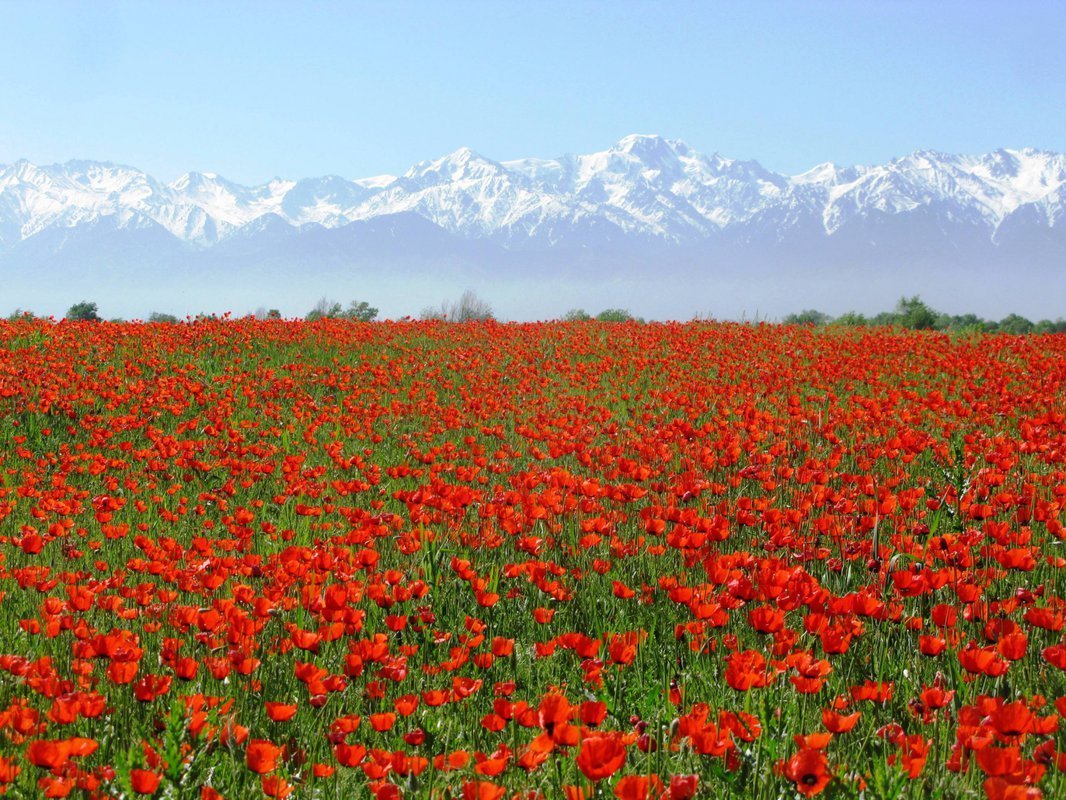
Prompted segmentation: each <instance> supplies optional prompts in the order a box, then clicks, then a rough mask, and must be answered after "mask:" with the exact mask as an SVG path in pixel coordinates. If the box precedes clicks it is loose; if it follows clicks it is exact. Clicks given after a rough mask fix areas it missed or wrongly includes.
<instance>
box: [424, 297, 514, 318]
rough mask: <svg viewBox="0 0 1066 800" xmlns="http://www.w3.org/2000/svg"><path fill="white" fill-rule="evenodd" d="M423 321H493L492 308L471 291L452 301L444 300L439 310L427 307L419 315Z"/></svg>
mask: <svg viewBox="0 0 1066 800" xmlns="http://www.w3.org/2000/svg"><path fill="white" fill-rule="evenodd" d="M419 316H420V317H421V318H422V319H424V320H432V319H438V320H444V321H446V322H478V321H484V320H490V319H495V317H493V315H492V306H490V305H489V304H488V303H487V302H486V301H484V300H482V299H481V298H480V297H478V296H477V294H476V293H475V292H474V291H472V290H471V289H467V290H466V291H465V292H463V294H462V296H461V297H460V298H459V299H458V300H456V301H454V302H448V301H447V300H445V301H444V302H442V303H441V304H440V307H439V308H434V307H433V306H427V307H426V308H424V309H422V313H421V314H420V315H419Z"/></svg>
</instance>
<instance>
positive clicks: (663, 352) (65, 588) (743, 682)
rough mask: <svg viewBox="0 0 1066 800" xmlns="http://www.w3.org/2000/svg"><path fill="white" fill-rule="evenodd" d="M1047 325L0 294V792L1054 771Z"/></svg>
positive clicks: (1063, 785) (945, 792)
mask: <svg viewBox="0 0 1066 800" xmlns="http://www.w3.org/2000/svg"><path fill="white" fill-rule="evenodd" d="M1064 510H1066V336H1061V335H1044V336H1008V335H974V336H949V335H947V334H943V333H934V332H906V331H900V330H894V329H874V328H870V329H843V328H823V329H812V328H801V327H791V326H770V325H747V324H729V323H707V322H695V323H687V324H647V325H643V324H636V323H626V324H606V323H597V322H586V323H537V324H521V325H518V324H506V325H505V324H498V323H494V322H487V323H478V324H449V323H444V322H399V323H380V324H379V323H370V324H362V323H353V322H347V321H333V320H323V321H320V322H315V323H301V322H293V321H280V320H279V321H275V320H266V321H255V320H252V319H242V320H201V321H196V322H187V323H181V324H151V325H149V324H139V323H101V324H92V323H71V322H62V323H52V322H42V321H37V320H31V319H24V320H16V321H11V322H0V792H5V793H6V794H7V796H9V797H18V798H28V797H66V796H70V797H94V798H105V797H124V798H135V797H152V796H154V797H158V798H202V799H203V800H212V799H217V798H228V799H229V800H235V799H238V798H256V797H264V796H267V797H293V798H354V797H376V798H400V797H405V798H423V797H424V798H440V799H441V800H443V799H445V798H455V799H456V800H458V799H459V798H461V799H462V800H499V799H500V798H506V799H510V798H523V799H525V798H545V799H546V800H550V799H551V798H567V800H575V799H577V798H582V799H584V800H591V798H614V797H617V798H622V799H623V800H642V799H643V798H662V799H664V800H685V799H686V798H720V797H736V798H767V799H770V798H773V799H774V800H776V799H777V798H795V797H803V796H807V797H810V796H821V797H854V798H894V797H915V798H918V797H921V798H956V797H960V798H962V797H973V798H982V797H987V798H991V800H1006V799H1007V798H1011V799H1012V800H1013V799H1014V798H1039V797H1047V798H1054V797H1063V796H1066V777H1064V771H1066V722H1064V721H1063V717H1066V638H1064V637H1066V634H1064V624H1066V599H1064V594H1066V570H1064V567H1066V528H1064V523H1066V514H1064Z"/></svg>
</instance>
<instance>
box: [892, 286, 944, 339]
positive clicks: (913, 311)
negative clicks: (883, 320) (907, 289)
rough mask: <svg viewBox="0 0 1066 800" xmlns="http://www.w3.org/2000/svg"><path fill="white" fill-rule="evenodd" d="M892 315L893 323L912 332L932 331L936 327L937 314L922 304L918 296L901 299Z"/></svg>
mask: <svg viewBox="0 0 1066 800" xmlns="http://www.w3.org/2000/svg"><path fill="white" fill-rule="evenodd" d="M894 313H895V317H896V320H895V321H896V322H897V323H898V324H900V325H902V326H903V327H904V328H910V329H911V330H912V331H927V330H932V329H933V328H934V327H935V326H936V318H937V313H936V312H935V311H934V310H933V309H931V308H930V307H929V306H927V305H926V304H925V303H923V302H922V299H921V298H920V297H918V295H914V297H901V298H900V299H899V302H898V303H896V310H895V312H894Z"/></svg>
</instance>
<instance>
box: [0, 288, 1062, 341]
mask: <svg viewBox="0 0 1066 800" xmlns="http://www.w3.org/2000/svg"><path fill="white" fill-rule="evenodd" d="M25 316H33V314H32V312H29V311H23V310H21V309H16V311H15V312H14V313H13V314H11V316H10V317H9V319H17V318H19V317H25ZM252 316H254V317H255V318H256V319H281V318H282V316H281V312H280V311H279V310H278V309H276V308H271V309H266V308H263V307H261V308H259V309H257V310H256V311H255V313H254V314H253V315H252ZM377 316H378V309H377V308H375V307H374V306H372V305H370V303H368V302H367V301H365V300H352V301H351V302H350V303H349V304H348V305H347V306H344V305H342V304H341V303H339V302H336V301H334V300H330V299H328V298H325V297H323V298H322V299H321V300H319V301H318V302H317V303H316V304H315V305H314V307H313V308H312V309H311V310H310V311H308V312H307V314H306V315H305V316H304V319H305V320H307V321H308V322H315V321H317V320H324V319H337V320H350V321H352V322H373V321H374V320H375V319H377ZM195 318H196V319H217V318H218V317H217V315H213V314H199V315H197V316H196V317H195ZM419 318H420V319H423V320H440V321H444V322H474V321H484V320H491V319H495V316H494V315H493V311H492V306H491V305H490V304H489V303H488V302H487V301H485V300H483V299H482V298H480V297H478V295H477V294H476V293H475V292H473V291H470V290H467V291H466V292H464V293H463V294H462V296H460V297H459V299H458V300H453V301H448V300H445V301H443V302H442V303H441V304H440V305H439V306H427V307H426V308H424V309H423V310H422V313H421V314H420V315H419ZM64 319H69V320H79V321H86V322H102V321H103V318H102V317H101V316H100V313H99V309H98V307H97V305H96V303H94V302H91V301H88V300H83V301H82V302H79V303H75V304H74V305H72V306H71V307H70V308H69V309H68V310H67V313H66V314H65V315H64ZM561 319H562V320H563V321H564V322H592V321H597V322H638V323H642V322H644V320H643V319H642V318H641V317H637V316H635V315H634V314H632V313H631V312H630V311H629V310H628V309H625V308H606V309H604V310H603V311H600V312H599V313H598V314H595V315H593V314H590V313H588V312H587V311H585V309H583V308H572V309H570V310H569V311H567V312H566V313H565V314H563V315H562V317H561ZM695 319H696V320H698V321H711V318H710V317H707V316H702V315H701V316H698V317H696V318H695ZM112 321H114V322H121V321H122V320H118V319H116V320H112ZM180 321H181V320H180V319H179V318H178V317H177V316H176V315H174V314H167V313H164V312H160V311H153V312H152V313H151V314H149V315H148V319H147V322H152V323H176V322H180ZM781 322H782V323H783V324H785V325H811V326H817V327H823V326H841V327H885V326H895V327H900V328H907V329H910V330H934V331H956V332H975V333H1013V334H1027V333H1038V334H1039V333H1066V319H1063V318H1062V317H1059V318H1058V319H1056V320H1054V321H1052V320H1050V319H1041V320H1039V321H1037V322H1033V321H1032V320H1030V319H1027V318H1026V317H1023V316H1021V315H1019V314H1008V315H1007V316H1006V317H1004V318H1003V319H1001V320H989V319H984V318H983V317H979V316H977V315H976V314H947V313H944V312H941V311H937V310H936V309H934V308H931V307H930V306H929V305H928V304H927V303H925V302H924V301H923V300H922V299H921V298H920V297H919V296H918V295H914V296H913V297H901V298H900V299H899V302H898V303H896V307H895V308H894V309H893V310H892V311H883V312H881V313H880V314H875V315H873V316H866V315H865V314H860V313H857V312H854V311H849V312H847V313H845V314H841V315H840V316H838V317H833V316H830V315H829V314H826V313H824V312H822V311H818V310H815V309H806V310H804V311H800V312H798V313H795V314H789V315H787V316H786V317H785V318H784V319H783V320H781Z"/></svg>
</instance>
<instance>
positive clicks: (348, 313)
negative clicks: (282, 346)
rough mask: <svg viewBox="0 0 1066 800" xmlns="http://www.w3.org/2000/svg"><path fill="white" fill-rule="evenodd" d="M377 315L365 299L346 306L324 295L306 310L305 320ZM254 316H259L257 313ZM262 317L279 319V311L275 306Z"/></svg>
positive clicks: (369, 318)
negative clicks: (312, 306)
mask: <svg viewBox="0 0 1066 800" xmlns="http://www.w3.org/2000/svg"><path fill="white" fill-rule="evenodd" d="M377 315H378V310H377V309H376V308H374V307H373V306H372V305H370V303H368V302H366V301H365V300H358V301H357V300H352V301H351V302H350V303H349V304H348V308H344V306H342V305H341V304H340V303H336V302H333V301H331V300H329V299H327V298H325V297H323V298H322V299H321V300H319V301H318V302H317V303H316V304H315V307H314V308H312V309H311V310H310V311H309V312H307V317H306V319H307V321H308V322H315V321H316V320H320V319H349V320H352V321H353V322H372V321H373V320H374V318H375V317H377ZM256 316H259V315H258V314H257V315H256ZM263 318H266V319H280V318H281V312H280V311H278V310H277V309H276V308H272V309H271V310H270V311H267V312H264V314H263Z"/></svg>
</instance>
